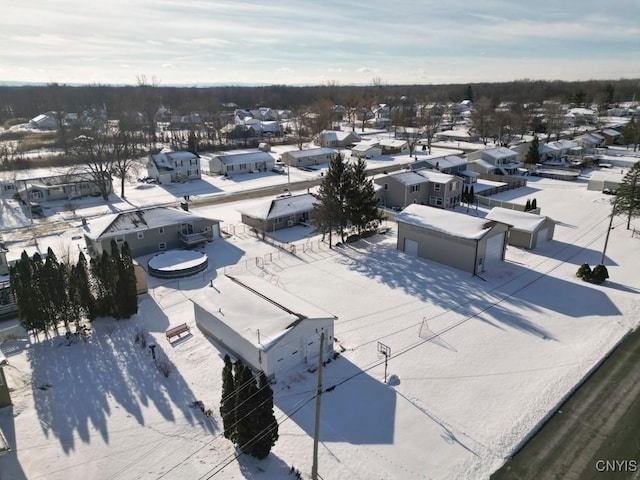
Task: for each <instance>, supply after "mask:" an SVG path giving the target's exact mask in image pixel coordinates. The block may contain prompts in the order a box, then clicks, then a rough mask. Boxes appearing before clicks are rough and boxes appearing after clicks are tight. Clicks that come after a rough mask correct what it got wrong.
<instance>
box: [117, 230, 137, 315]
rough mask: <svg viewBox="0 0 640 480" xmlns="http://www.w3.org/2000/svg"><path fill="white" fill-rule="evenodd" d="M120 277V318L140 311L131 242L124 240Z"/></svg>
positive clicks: (119, 261)
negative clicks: (130, 247)
mask: <svg viewBox="0 0 640 480" xmlns="http://www.w3.org/2000/svg"><path fill="white" fill-rule="evenodd" d="M117 268H118V278H117V285H116V295H117V299H118V311H119V312H118V313H119V315H120V318H130V317H131V316H132V315H135V314H136V313H138V295H137V291H136V272H135V269H134V266H133V258H132V257H131V250H130V249H129V244H128V243H127V242H124V244H123V245H122V250H121V251H120V255H119V256H118V264H117Z"/></svg>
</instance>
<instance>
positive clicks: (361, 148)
mask: <svg viewBox="0 0 640 480" xmlns="http://www.w3.org/2000/svg"><path fill="white" fill-rule="evenodd" d="M372 148H380V147H379V146H378V144H377V143H370V142H360V143H357V144H356V145H354V146H353V147H352V148H351V151H352V152H364V153H366V152H368V151H369V150H371V149H372Z"/></svg>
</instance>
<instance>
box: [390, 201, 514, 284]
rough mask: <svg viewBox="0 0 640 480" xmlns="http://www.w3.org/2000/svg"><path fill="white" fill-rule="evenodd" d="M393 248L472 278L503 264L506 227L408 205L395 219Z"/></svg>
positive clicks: (416, 205) (488, 221) (465, 216)
mask: <svg viewBox="0 0 640 480" xmlns="http://www.w3.org/2000/svg"><path fill="white" fill-rule="evenodd" d="M396 221H397V222H398V238H397V241H396V248H397V249H398V250H400V251H402V252H404V253H406V254H408V255H413V256H417V257H419V258H425V259H428V260H431V261H433V262H437V263H440V264H443V265H447V266H449V267H453V268H457V269H459V270H465V271H467V272H470V273H472V274H474V275H476V274H477V273H479V272H481V271H483V270H485V269H486V268H489V267H490V266H491V268H493V266H495V265H496V264H498V262H501V261H503V258H504V249H505V240H506V235H507V232H508V231H509V225H507V224H504V223H500V222H496V221H491V220H487V219H485V218H479V217H476V216H475V215H467V214H465V213H461V212H454V211H451V210H444V209H441V208H433V207H430V206H428V205H419V204H412V205H409V206H407V207H406V208H405V209H404V210H402V212H400V213H398V214H397V215H396Z"/></svg>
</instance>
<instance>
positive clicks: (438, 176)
mask: <svg viewBox="0 0 640 480" xmlns="http://www.w3.org/2000/svg"><path fill="white" fill-rule="evenodd" d="M416 173H417V174H418V175H421V176H423V177H425V178H427V179H429V181H431V182H435V183H447V182H450V181H451V180H455V178H456V177H455V175H449V174H448V173H442V172H438V171H436V170H416Z"/></svg>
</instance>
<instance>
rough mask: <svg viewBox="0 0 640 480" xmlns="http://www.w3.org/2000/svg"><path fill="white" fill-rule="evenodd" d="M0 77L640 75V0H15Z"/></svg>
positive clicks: (359, 79)
mask: <svg viewBox="0 0 640 480" xmlns="http://www.w3.org/2000/svg"><path fill="white" fill-rule="evenodd" d="M3 3H4V5H2V9H1V13H0V80H5V81H25V82H59V83H101V84H114V83H117V84H122V83H127V84H135V83H136V78H137V76H139V75H145V76H146V77H148V78H150V77H153V76H155V77H156V78H157V79H158V80H159V81H160V83H161V84H162V85H173V84H186V85H199V84H207V83H222V84H288V85H297V84H324V83H327V82H331V83H337V84H339V85H348V84H371V82H372V80H373V79H374V78H379V79H380V80H381V81H382V82H383V83H386V84H412V83H434V84H437V83H469V82H480V81H507V80H515V79H524V78H529V79H546V80H554V79H559V80H588V79H619V78H640V2H638V1H637V0H605V1H603V0H598V1H594V0H553V1H551V0H537V1H536V0H534V1H532V0H527V1H522V0H459V1H456V2H453V1H446V0H438V1H435V0H406V1H393V0H389V1H381V0H368V1H359V0H358V1H349V0H344V1H341V2H338V1H335V0H320V1H310V0H271V1H264V0H262V1H254V0H250V1H234V0H227V1H217V0H102V1H97V0H20V1H9V0H7V1H5V2H3Z"/></svg>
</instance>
